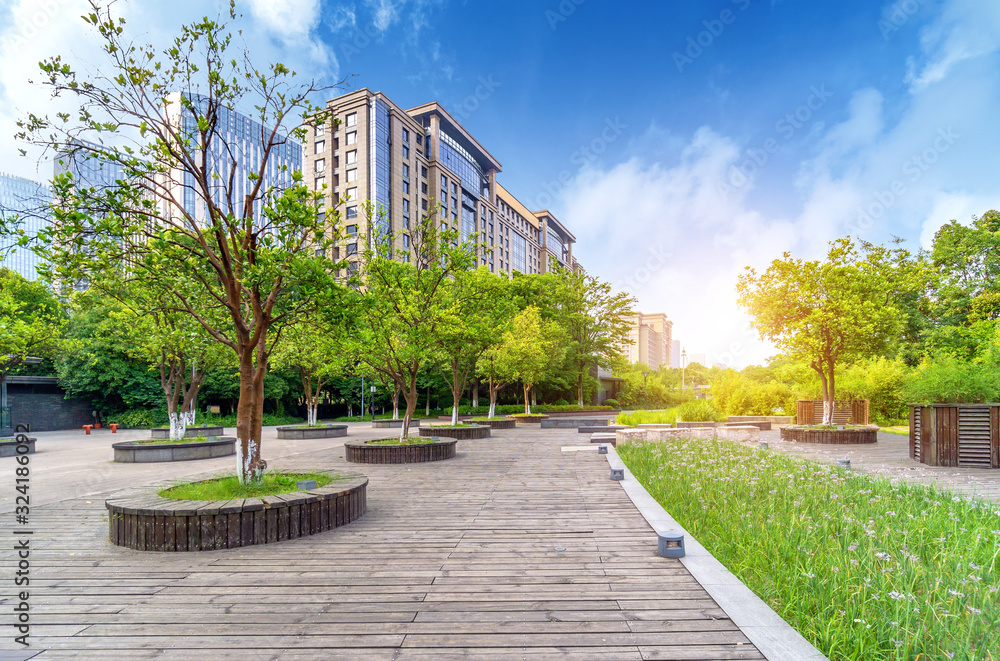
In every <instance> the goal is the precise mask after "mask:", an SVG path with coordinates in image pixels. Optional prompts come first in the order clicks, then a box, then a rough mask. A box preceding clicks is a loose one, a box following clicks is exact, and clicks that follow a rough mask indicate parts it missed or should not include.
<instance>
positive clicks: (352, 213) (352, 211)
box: [347, 207, 358, 219]
mask: <svg viewBox="0 0 1000 661" xmlns="http://www.w3.org/2000/svg"><path fill="white" fill-rule="evenodd" d="M357 217H358V208H357V207H347V218H348V219H350V218H357Z"/></svg>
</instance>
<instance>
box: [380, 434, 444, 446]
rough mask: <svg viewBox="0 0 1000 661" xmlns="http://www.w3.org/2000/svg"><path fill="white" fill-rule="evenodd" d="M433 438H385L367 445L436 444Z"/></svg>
mask: <svg viewBox="0 0 1000 661" xmlns="http://www.w3.org/2000/svg"><path fill="white" fill-rule="evenodd" d="M436 442H437V441H435V440H434V439H433V438H420V437H418V436H414V437H413V438H404V439H398V438H383V439H379V440H377V441H368V443H367V445H429V444H431V443H436Z"/></svg>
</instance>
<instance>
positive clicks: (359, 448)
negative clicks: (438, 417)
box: [344, 438, 458, 464]
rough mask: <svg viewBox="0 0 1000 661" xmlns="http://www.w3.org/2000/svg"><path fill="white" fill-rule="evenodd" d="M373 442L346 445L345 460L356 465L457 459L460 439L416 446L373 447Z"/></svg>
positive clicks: (347, 443) (355, 442) (417, 444)
mask: <svg viewBox="0 0 1000 661" xmlns="http://www.w3.org/2000/svg"><path fill="white" fill-rule="evenodd" d="M371 443H372V442H371V441H348V442H346V443H344V458H345V459H347V461H350V462H353V463H356V464H417V463H421V462H424V461H441V460H443V459H454V458H455V446H456V445H457V444H458V439H451V438H450V439H435V442H434V443H416V444H414V445H372V444H371Z"/></svg>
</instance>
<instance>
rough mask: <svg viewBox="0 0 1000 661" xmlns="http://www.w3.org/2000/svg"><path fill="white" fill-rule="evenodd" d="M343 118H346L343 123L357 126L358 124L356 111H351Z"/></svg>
mask: <svg viewBox="0 0 1000 661" xmlns="http://www.w3.org/2000/svg"><path fill="white" fill-rule="evenodd" d="M345 119H346V120H347V121H346V122H345V124H347V125H348V126H357V125H358V113H356V112H352V113H351V114H350V115H348V116H347V117H346V118H345Z"/></svg>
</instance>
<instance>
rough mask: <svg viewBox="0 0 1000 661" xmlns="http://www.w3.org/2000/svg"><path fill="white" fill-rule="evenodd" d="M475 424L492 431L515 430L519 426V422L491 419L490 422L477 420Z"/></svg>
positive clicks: (506, 419) (507, 419)
mask: <svg viewBox="0 0 1000 661" xmlns="http://www.w3.org/2000/svg"><path fill="white" fill-rule="evenodd" d="M449 420H450V418H449ZM473 424H475V425H483V426H486V427H489V428H490V429H514V427H516V426H517V421H515V420H512V419H510V418H490V419H489V420H476V421H475V422H474V423H473Z"/></svg>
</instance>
